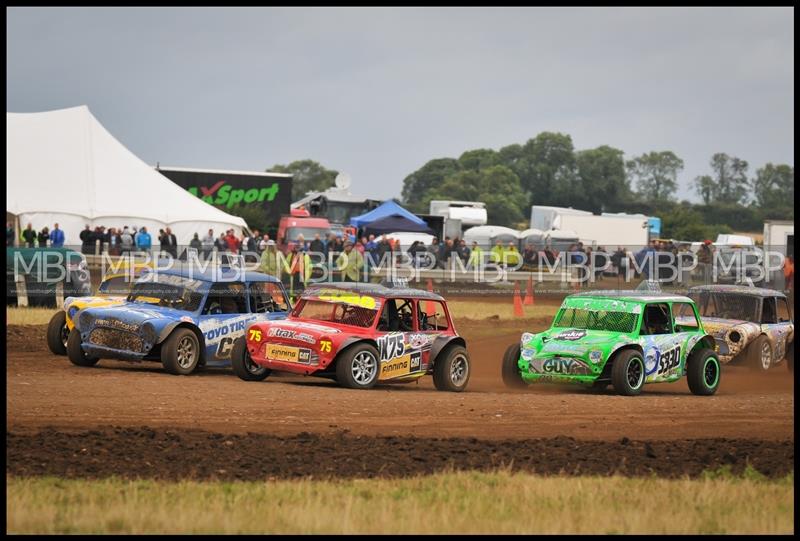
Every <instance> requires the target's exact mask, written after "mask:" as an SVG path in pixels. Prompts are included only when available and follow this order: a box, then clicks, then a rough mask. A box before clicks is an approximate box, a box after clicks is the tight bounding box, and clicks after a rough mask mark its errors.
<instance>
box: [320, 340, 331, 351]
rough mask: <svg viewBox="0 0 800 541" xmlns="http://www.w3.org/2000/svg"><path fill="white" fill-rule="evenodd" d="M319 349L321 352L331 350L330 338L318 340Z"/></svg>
mask: <svg viewBox="0 0 800 541" xmlns="http://www.w3.org/2000/svg"><path fill="white" fill-rule="evenodd" d="M319 350H320V351H322V352H323V353H328V352H330V350H331V341H330V340H320V341H319Z"/></svg>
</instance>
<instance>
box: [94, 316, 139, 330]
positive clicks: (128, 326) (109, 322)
mask: <svg viewBox="0 0 800 541" xmlns="http://www.w3.org/2000/svg"><path fill="white" fill-rule="evenodd" d="M94 325H95V327H111V328H112V329H121V330H123V331H128V332H136V330H137V329H138V328H139V326H138V325H135V324H133V323H125V322H124V321H120V320H118V319H97V320H95V322H94Z"/></svg>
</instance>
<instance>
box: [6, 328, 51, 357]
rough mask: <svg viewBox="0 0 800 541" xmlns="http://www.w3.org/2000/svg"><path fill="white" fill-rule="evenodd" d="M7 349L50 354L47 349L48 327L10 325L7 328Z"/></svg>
mask: <svg viewBox="0 0 800 541" xmlns="http://www.w3.org/2000/svg"><path fill="white" fill-rule="evenodd" d="M6 348H7V350H13V351H41V352H47V353H50V350H49V349H47V325H9V326H8V327H6Z"/></svg>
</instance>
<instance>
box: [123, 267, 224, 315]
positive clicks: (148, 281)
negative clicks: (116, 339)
mask: <svg viewBox="0 0 800 541" xmlns="http://www.w3.org/2000/svg"><path fill="white" fill-rule="evenodd" d="M208 285H209V284H208V282H205V281H203V280H195V279H191V278H184V277H182V276H174V275H164V274H156V273H153V274H148V275H146V276H145V277H143V278H142V279H140V280H139V281H138V282H136V284H134V286H133V288H132V290H131V293H130V295H128V298H127V300H128V301H129V302H141V303H148V304H158V305H159V306H165V307H167V308H175V309H178V310H186V311H187V312H194V311H196V310H198V309H199V308H200V304H201V303H202V302H203V297H204V296H205V294H206V291H207V290H208Z"/></svg>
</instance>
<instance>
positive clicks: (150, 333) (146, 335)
mask: <svg viewBox="0 0 800 541" xmlns="http://www.w3.org/2000/svg"><path fill="white" fill-rule="evenodd" d="M142 338H143V339H144V341H145V342H147V343H148V344H155V343H156V340H157V339H158V335H157V334H156V328H155V327H153V324H152V323H150V322H147V323H145V324H144V325H142Z"/></svg>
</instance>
